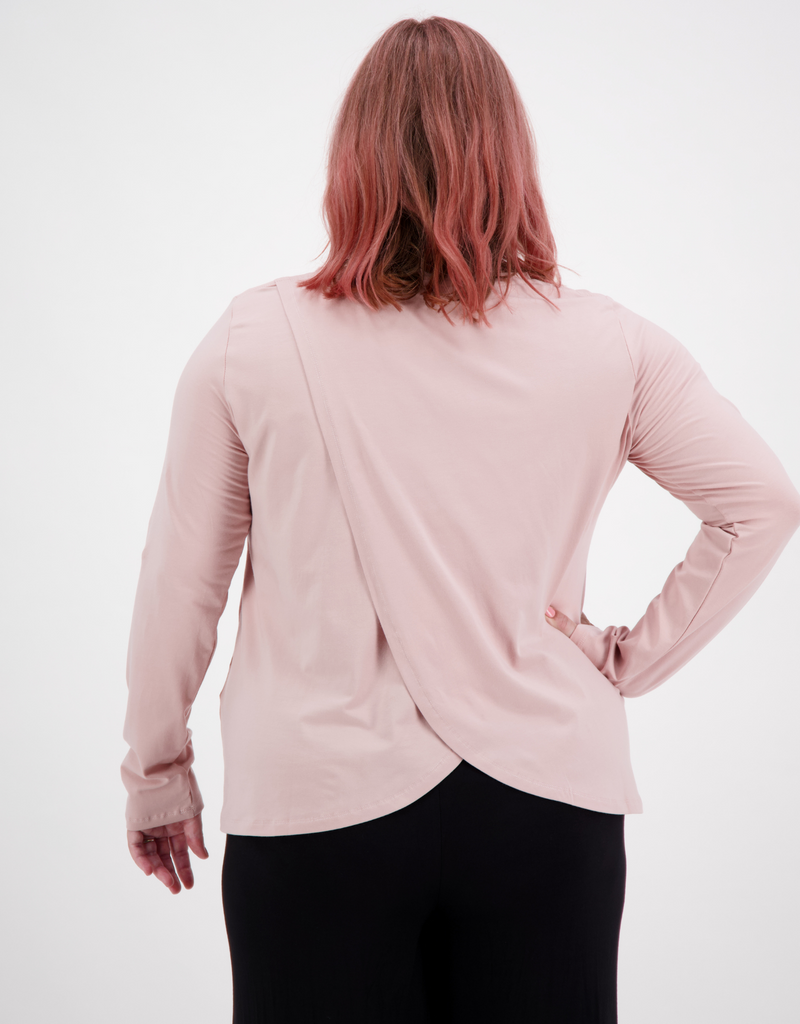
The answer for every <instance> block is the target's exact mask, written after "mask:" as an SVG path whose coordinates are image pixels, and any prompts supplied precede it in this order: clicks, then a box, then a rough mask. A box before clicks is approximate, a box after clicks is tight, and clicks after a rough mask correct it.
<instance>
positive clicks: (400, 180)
mask: <svg viewBox="0 0 800 1024" xmlns="http://www.w3.org/2000/svg"><path fill="white" fill-rule="evenodd" d="M323 218H324V221H325V224H326V227H327V232H328V237H329V240H328V243H327V245H326V246H325V248H326V249H328V248H329V249H330V251H329V253H328V256H327V258H326V260H325V262H324V264H323V265H322V266H321V267H320V268H319V270H317V271H316V273H315V274H314V275H313V276H312V277H310V278H307V279H306V280H304V281H302V282H300V284H301V286H302V287H305V288H310V289H312V290H313V289H321V291H322V293H323V294H324V295H325V296H326V297H328V298H340V297H344V298H347V299H353V300H355V301H359V302H362V303H364V304H365V305H367V306H370V307H371V308H373V309H379V308H380V307H381V306H384V305H387V304H391V305H393V306H395V307H396V308H398V309H399V308H401V307H400V303H401V302H402V301H403V300H406V299H410V298H412V297H413V296H415V295H418V294H420V293H421V294H422V296H423V297H424V300H425V303H426V305H428V306H430V307H431V308H434V309H437V310H438V311H440V312H442V313H444V315H445V317H446V318H447V320H448V321H450V323H452V322H453V321H452V320H451V319H450V317H449V315H448V313H447V309H446V307H447V306H448V305H449V304H450V303H455V304H460V307H461V310H462V318H463V320H464V321H465V322H466V321H473V322H476V321H480V320H482V321H483V322H484V323H486V324H487V325H488V323H489V321H488V320H487V318H486V312H485V303H486V301H487V299H488V297H489V295H490V294H491V291H492V289H493V287H494V285H495V282H497V281H498V280H499V281H505V291H504V292H503V295H502V297H501V299H500V301H505V296H506V295H507V294H508V288H509V284H510V280H511V277H512V276H513V275H515V274H517V275H519V276H520V278H521V279H522V280H523V281H525V282H526V283H527V284H528V285H529V286H530V287H531V288H532V289H533V291H537V289H536V288H535V287H534V285H533V284H531V281H536V280H538V281H547V282H550V283H552V284H554V285H555V286H556V289H557V290H559V289H560V286H561V277H560V274H559V270H558V264H557V262H556V246H555V242H554V239H553V234H552V231H551V229H550V224H549V222H548V219H547V213H546V210H545V203H544V199H543V196H542V192H541V187H540V182H539V172H538V168H537V159H536V149H535V144H534V136H533V131H532V129H531V126H530V123H529V121H528V117H527V114H526V111H525V108H524V105H523V103H522V99H521V97H520V95H519V92H518V90H517V87H516V85H515V83H514V80H513V78H512V77H511V74H510V72H509V71H508V69H507V68H506V66H505V64H504V63H503V61H502V60H501V59H500V57H499V55H498V53H497V52H496V50H494V48H493V47H492V46H491V45H490V44H489V43H488V42H487V41H486V39H484V37H483V36H482V35H480V34H479V33H478V32H476V31H474V30H473V29H471V28H469V27H468V26H467V25H464V24H462V23H461V22H458V21H451V20H450V19H448V18H436V17H432V18H425V19H424V20H422V21H417V20H416V19H413V18H409V19H405V20H403V21H398V22H396V23H395V24H394V25H392V26H391V27H390V28H388V29H387V30H386V31H385V32H384V33H383V35H381V37H380V38H379V39H378V40H377V42H376V43H375V44H374V45H373V46H372V48H371V49H370V50H369V52H368V53H367V55H366V57H365V58H364V59H363V61H362V62H361V64H360V65H359V67H358V69H357V70H356V72H355V74H354V76H353V78H352V80H351V81H350V84H349V85H348V87H347V90H346V92H345V95H344V99H343V100H342V104H341V107H340V109H339V112H338V115H337V117H336V121H335V124H334V129H333V134H332V137H331V142H330V148H329V153H328V167H327V182H326V188H325V194H324V199H323ZM324 251H325V250H323V252H324ZM539 294H541V293H539ZM559 294H560V291H559ZM543 297H545V298H546V296H543ZM548 301H549V300H548ZM490 308H494V307H490Z"/></svg>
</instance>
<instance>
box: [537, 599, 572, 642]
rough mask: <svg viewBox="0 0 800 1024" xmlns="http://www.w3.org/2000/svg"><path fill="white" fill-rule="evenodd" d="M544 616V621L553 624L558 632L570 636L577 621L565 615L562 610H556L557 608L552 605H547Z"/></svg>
mask: <svg viewBox="0 0 800 1024" xmlns="http://www.w3.org/2000/svg"><path fill="white" fill-rule="evenodd" d="M551 613H552V614H551ZM544 616H545V619H546V621H547V622H549V623H550V625H551V626H554V627H555V628H556V629H557V630H558V631H559V632H561V633H563V634H564V635H565V636H572V633H573V630H574V629H575V626H576V625H577V623H576V622H573V620H572V619H571V618H570V617H569V616H568V615H565V614H564V613H563V612H560V611H558V609H556V608H553V606H552V605H548V606H547V609H546V611H545V613H544Z"/></svg>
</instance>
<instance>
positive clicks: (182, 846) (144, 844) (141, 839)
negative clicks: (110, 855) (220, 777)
mask: <svg viewBox="0 0 800 1024" xmlns="http://www.w3.org/2000/svg"><path fill="white" fill-rule="evenodd" d="M201 816H202V812H201V813H199V814H195V816H194V817H193V818H186V819H185V821H175V822H172V823H171V824H169V825H158V826H156V827H155V828H146V829H142V830H131V829H129V830H128V849H129V850H130V852H131V857H133V860H134V863H135V864H136V865H137V867H139V868H141V869H142V871H143V872H144V873H145V874H146V875H155V876H156V878H157V879H158V880H159V882H163V883H164V885H165V886H166V887H167V888H168V889H169V891H170V892H171V893H172V894H173V895H177V894H178V893H179V892H180V891H181V882H183V884H184V885H185V886H186V888H187V889H191V888H192V886H193V885H194V875H193V873H192V865H191V862H190V860H189V850H191V851H192V853H194V854H195V856H197V857H200V858H201V859H202V860H205V859H206V858H207V857H208V850H207V849H206V846H205V843H204V841H203V823H202V818H201ZM153 840H154V841H153ZM173 858H174V861H175V863H174V864H173V863H172V862H173Z"/></svg>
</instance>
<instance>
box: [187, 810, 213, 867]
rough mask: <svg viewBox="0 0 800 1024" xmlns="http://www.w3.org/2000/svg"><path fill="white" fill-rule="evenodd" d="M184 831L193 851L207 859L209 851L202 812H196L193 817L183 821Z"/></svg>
mask: <svg viewBox="0 0 800 1024" xmlns="http://www.w3.org/2000/svg"><path fill="white" fill-rule="evenodd" d="M183 831H184V835H185V836H186V840H187V842H188V843H189V849H190V850H191V851H192V853H193V854H195V856H197V857H200V858H201V859H202V860H205V859H206V857H208V856H209V853H208V850H207V849H206V844H205V840H204V839H203V821H202V814H196V815H195V816H194V817H193V818H187V820H186V821H184V822H183Z"/></svg>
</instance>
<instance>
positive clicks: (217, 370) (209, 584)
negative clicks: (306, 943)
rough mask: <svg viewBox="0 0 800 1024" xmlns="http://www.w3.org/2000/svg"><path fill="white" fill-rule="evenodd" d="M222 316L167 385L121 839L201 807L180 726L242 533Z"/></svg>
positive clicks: (244, 463) (241, 453) (133, 645)
mask: <svg viewBox="0 0 800 1024" xmlns="http://www.w3.org/2000/svg"><path fill="white" fill-rule="evenodd" d="M231 316H232V305H231V306H229V307H228V309H227V310H226V311H225V313H223V315H222V316H221V317H220V319H219V320H218V321H217V323H216V324H215V325H214V326H213V327H212V328H211V330H210V331H209V333H208V334H207V335H206V337H205V338H204V339H203V341H202V342H201V343H200V345H199V346H198V347H197V348H196V349H195V351H194V352H193V354H192V355H191V357H190V359H189V361H188V363H187V364H186V366H185V369H184V371H183V373H182V375H181V377H180V380H179V382H178V385H177V389H176V393H175V399H174V403H173V409H172V418H171V422H170V430H169V438H168V441H167V450H166V457H165V460H164V465H163V469H162V473H161V479H160V483H159V486H158V492H157V495H156V499H155V505H154V508H153V512H152V515H151V518H150V523H149V526H148V531H147V539H146V543H145V547H144V552H143V554H142V562H141V571H140V575H139V582H138V587H137V591H136V597H135V601H134V610H133V617H132V623H131V631H130V641H129V647H128V658H127V685H128V703H127V712H126V716H125V724H124V728H123V737H124V739H125V741H126V742H127V743H128V744H129V746H130V750H129V751H128V753H127V755H126V757H125V759H124V761H123V762H122V766H121V774H122V780H123V783H124V785H125V788H126V790H127V792H128V799H127V808H126V821H127V827H128V828H129V829H138V828H146V827H152V826H154V825H164V824H168V823H170V822H174V821H180V820H182V819H184V818H187V817H191V816H193V815H195V814H197V813H198V812H199V811H200V810H201V809H202V807H203V800H202V797H201V794H200V790H199V787H198V785H197V780H196V778H195V775H194V772H193V770H192V763H193V761H194V753H193V750H192V739H191V737H192V731H191V729H189V728H188V726H187V722H188V719H189V715H190V713H191V708H192V704H193V701H194V699H195V697H196V695H197V692H198V689H199V687H200V684H201V683H202V681H203V678H204V676H205V673H206V671H207V669H208V666H209V663H210V661H211V658H212V656H213V653H214V650H215V647H216V643H217V624H218V622H219V618H220V616H221V614H222V612H223V610H224V608H225V604H226V602H227V598H228V589H229V587H230V582H231V578H232V576H233V573H234V572H235V570H236V566H237V564H238V562H239V558H240V556H241V552H242V548H243V545H244V541H245V538H246V536H247V533H248V531H249V528H250V517H251V508H250V495H249V489H248V459H247V453H246V451H245V450H244V447H243V446H242V443H241V441H240V438H239V436H238V434H237V431H236V426H235V424H234V422H233V417H232V414H231V410H230V407H229V405H228V402H227V401H226V398H225V391H224V387H225V359H226V352H227V343H228V334H229V330H230V322H231Z"/></svg>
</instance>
